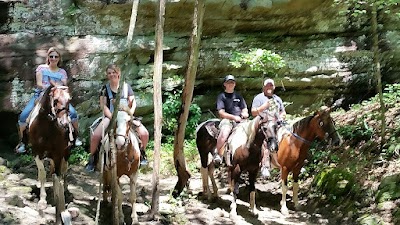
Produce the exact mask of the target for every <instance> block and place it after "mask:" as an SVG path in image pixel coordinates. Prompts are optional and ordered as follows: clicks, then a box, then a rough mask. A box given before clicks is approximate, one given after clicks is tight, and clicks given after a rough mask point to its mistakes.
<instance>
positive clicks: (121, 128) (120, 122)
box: [115, 111, 131, 149]
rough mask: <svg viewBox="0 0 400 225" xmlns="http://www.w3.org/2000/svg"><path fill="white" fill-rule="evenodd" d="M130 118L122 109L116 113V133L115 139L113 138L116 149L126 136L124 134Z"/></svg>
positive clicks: (122, 143)
mask: <svg viewBox="0 0 400 225" xmlns="http://www.w3.org/2000/svg"><path fill="white" fill-rule="evenodd" d="M130 119H131V117H130V116H129V115H128V113H126V112H124V111H119V112H118V115H117V129H116V131H115V134H116V139H115V144H116V145H117V148H118V149H121V148H122V146H123V145H124V144H125V140H126V138H127V136H126V130H127V126H128V121H129V120H130Z"/></svg>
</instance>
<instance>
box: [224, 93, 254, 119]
mask: <svg viewBox="0 0 400 225" xmlns="http://www.w3.org/2000/svg"><path fill="white" fill-rule="evenodd" d="M244 108H247V105H246V102H245V101H244V98H243V97H242V96H241V95H240V94H238V93H236V92H233V93H226V92H222V93H221V94H219V95H218V97H217V111H219V110H221V109H224V110H225V112H227V113H229V114H232V115H235V116H240V114H241V112H242V109H244Z"/></svg>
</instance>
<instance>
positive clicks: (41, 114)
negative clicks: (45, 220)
mask: <svg viewBox="0 0 400 225" xmlns="http://www.w3.org/2000/svg"><path fill="white" fill-rule="evenodd" d="M70 99H71V96H70V94H69V91H68V87H66V86H57V87H53V86H50V87H48V88H47V89H46V90H45V91H44V93H43V96H42V97H41V98H40V99H39V101H38V103H37V104H36V106H35V108H34V109H33V110H32V114H31V116H30V117H31V119H30V121H29V128H28V129H29V132H28V134H27V135H25V137H28V139H29V143H30V144H31V146H32V154H33V156H34V157H35V161H36V165H37V168H38V179H39V181H40V200H39V202H38V206H39V210H40V211H42V210H43V209H45V208H46V207H47V201H46V191H45V186H44V184H45V181H46V171H45V168H44V159H45V158H48V159H50V165H51V168H50V174H53V192H54V200H55V204H56V223H57V224H58V223H60V219H61V217H63V220H64V215H65V214H63V215H61V214H62V213H64V210H65V197H64V185H65V190H66V189H67V184H66V183H65V174H66V171H67V168H68V158H69V156H70V150H71V147H73V143H74V139H75V138H76V131H74V129H73V127H72V124H71V119H70V117H69V113H68V109H69V101H70ZM59 177H60V178H62V180H63V182H60V179H59ZM67 217H68V216H67ZM63 222H64V223H65V224H68V223H69V221H63Z"/></svg>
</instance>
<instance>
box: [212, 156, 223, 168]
mask: <svg viewBox="0 0 400 225" xmlns="http://www.w3.org/2000/svg"><path fill="white" fill-rule="evenodd" d="M213 161H214V164H215V166H219V165H221V163H222V158H221V156H219V155H218V154H215V156H214V160H213Z"/></svg>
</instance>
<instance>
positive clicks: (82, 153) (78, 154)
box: [68, 146, 89, 164]
mask: <svg viewBox="0 0 400 225" xmlns="http://www.w3.org/2000/svg"><path fill="white" fill-rule="evenodd" d="M88 158H89V153H88V152H87V151H86V150H85V149H84V148H83V147H82V146H79V147H75V148H73V149H72V151H71V155H70V156H69V159H68V162H69V163H70V164H82V163H84V162H86V161H87V159H88Z"/></svg>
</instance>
